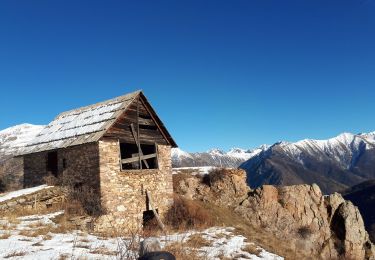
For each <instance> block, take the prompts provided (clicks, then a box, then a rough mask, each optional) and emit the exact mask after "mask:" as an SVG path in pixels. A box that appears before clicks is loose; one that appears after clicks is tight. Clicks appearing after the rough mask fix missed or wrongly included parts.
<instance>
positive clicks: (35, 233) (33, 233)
mask: <svg viewBox="0 0 375 260" xmlns="http://www.w3.org/2000/svg"><path fill="white" fill-rule="evenodd" d="M49 232H51V227H50V226H45V227H43V228H38V229H34V230H21V231H20V232H19V233H18V235H20V236H25V237H39V236H46V235H48V233H49Z"/></svg>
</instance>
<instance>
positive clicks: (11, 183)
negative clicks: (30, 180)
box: [0, 157, 23, 192]
mask: <svg viewBox="0 0 375 260" xmlns="http://www.w3.org/2000/svg"><path fill="white" fill-rule="evenodd" d="M0 180H1V185H2V187H0V192H2V191H13V190H19V189H22V188H23V158H22V157H15V158H10V159H8V160H6V161H4V162H2V163H1V164H0Z"/></svg>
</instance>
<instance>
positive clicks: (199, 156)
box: [0, 124, 375, 194]
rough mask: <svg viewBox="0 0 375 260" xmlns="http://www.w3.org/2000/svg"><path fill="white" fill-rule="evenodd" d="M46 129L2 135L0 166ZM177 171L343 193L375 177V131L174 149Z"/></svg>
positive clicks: (252, 183) (253, 184)
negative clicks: (228, 172)
mask: <svg viewBox="0 0 375 260" xmlns="http://www.w3.org/2000/svg"><path fill="white" fill-rule="evenodd" d="M42 128H43V126H39V125H31V124H22V125H17V126H14V127H10V128H7V129H5V130H2V131H0V162H1V161H4V160H6V159H7V158H9V157H11V156H12V155H13V154H16V153H17V152H18V151H19V149H21V148H22V147H23V146H24V145H25V144H26V143H27V142H29V141H31V140H32V139H33V138H34V137H35V136H36V135H37V134H38V133H39V132H40V131H41V129H42ZM172 164H173V167H201V166H215V167H230V168H238V167H239V168H242V169H244V170H245V171H246V172H247V180H248V184H249V185H250V187H252V188H256V187H259V186H261V185H263V184H272V185H293V184H303V183H307V184H312V183H317V184H318V185H319V186H320V188H321V189H322V191H323V192H324V193H327V194H328V193H332V192H335V191H343V190H346V189H347V188H349V187H351V186H353V185H356V184H359V183H361V182H364V181H367V180H370V179H375V167H374V165H375V132H372V133H367V134H350V133H343V134H340V135H338V136H336V137H334V138H331V139H328V140H312V139H306V140H302V141H299V142H295V143H288V142H278V143H275V144H273V145H271V146H269V145H262V146H260V147H258V148H256V149H240V148H232V149H231V150H229V151H228V152H224V151H222V150H219V149H212V150H210V151H207V152H196V153H188V152H185V151H183V150H181V149H179V148H175V149H173V150H172Z"/></svg>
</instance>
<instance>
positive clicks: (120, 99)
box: [55, 89, 142, 119]
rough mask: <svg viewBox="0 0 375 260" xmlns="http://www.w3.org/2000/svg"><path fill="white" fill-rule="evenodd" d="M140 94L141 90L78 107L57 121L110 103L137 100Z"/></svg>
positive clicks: (62, 114)
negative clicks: (136, 97)
mask: <svg viewBox="0 0 375 260" xmlns="http://www.w3.org/2000/svg"><path fill="white" fill-rule="evenodd" d="M140 93H142V90H141V89H139V90H136V91H133V92H130V93H127V94H125V95H122V96H118V97H114V98H111V99H108V100H105V101H100V102H98V103H95V104H91V105H87V106H83V107H78V108H74V109H70V110H67V111H64V112H61V113H60V114H58V115H57V116H56V117H55V119H57V118H60V117H64V116H67V115H71V114H73V112H77V113H78V114H80V113H82V111H85V110H89V109H92V108H93V107H97V108H99V107H101V106H105V105H108V103H114V104H115V103H121V102H124V101H125V100H129V99H131V98H135V96H137V95H139V94H140Z"/></svg>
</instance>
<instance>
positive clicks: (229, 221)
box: [204, 203, 314, 260]
mask: <svg viewBox="0 0 375 260" xmlns="http://www.w3.org/2000/svg"><path fill="white" fill-rule="evenodd" d="M204 205H205V208H206V210H207V211H208V212H210V214H211V215H212V219H213V220H214V225H215V226H223V227H234V228H235V231H234V233H235V234H238V235H242V236H244V237H245V238H247V239H248V240H249V241H251V242H254V243H255V244H257V245H259V246H260V247H262V248H264V249H265V250H267V251H269V252H272V253H275V254H277V255H280V256H283V257H284V258H285V259H286V260H288V259H314V257H313V256H311V255H307V254H306V253H305V252H304V251H302V250H298V249H297V250H296V249H294V248H292V247H291V244H290V243H289V241H285V240H283V239H280V238H279V237H278V236H277V234H274V233H273V232H271V231H269V230H267V229H264V228H261V227H257V226H254V225H252V224H251V223H250V222H248V221H246V220H245V219H244V218H243V217H241V216H240V215H237V214H236V213H235V212H233V210H232V209H230V208H223V207H218V206H216V205H213V204H210V203H205V204H204Z"/></svg>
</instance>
